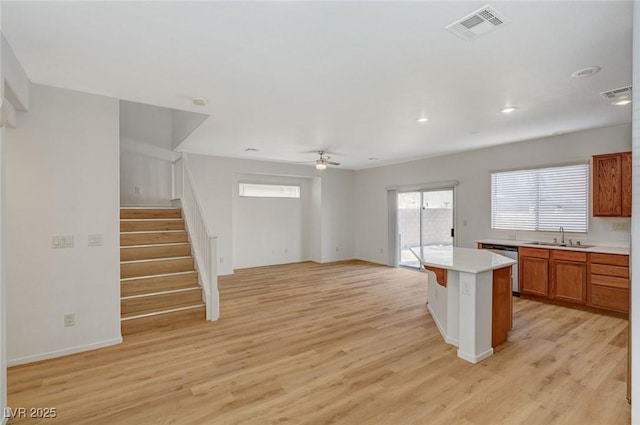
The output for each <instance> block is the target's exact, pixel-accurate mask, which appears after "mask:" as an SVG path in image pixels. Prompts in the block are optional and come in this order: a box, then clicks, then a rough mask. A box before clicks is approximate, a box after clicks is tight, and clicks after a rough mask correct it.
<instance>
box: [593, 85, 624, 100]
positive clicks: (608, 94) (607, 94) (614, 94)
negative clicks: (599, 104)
mask: <svg viewBox="0 0 640 425" xmlns="http://www.w3.org/2000/svg"><path fill="white" fill-rule="evenodd" d="M600 94H601V95H602V97H604V98H605V99H609V100H611V99H616V98H619V97H622V96H625V95H627V96H629V97H631V86H627V87H620V88H619V89H613V90H609V91H603V92H602V93H600Z"/></svg>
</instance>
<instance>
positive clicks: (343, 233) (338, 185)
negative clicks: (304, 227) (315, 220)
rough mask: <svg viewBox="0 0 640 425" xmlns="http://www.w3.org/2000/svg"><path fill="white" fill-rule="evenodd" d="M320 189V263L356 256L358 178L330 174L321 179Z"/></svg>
mask: <svg viewBox="0 0 640 425" xmlns="http://www.w3.org/2000/svg"><path fill="white" fill-rule="evenodd" d="M321 190H322V192H321V193H322V195H321V201H320V202H321V208H322V227H321V233H320V238H321V241H322V242H321V245H320V246H321V247H322V256H321V260H320V262H322V263H326V262H331V261H339V260H344V259H351V258H355V250H354V247H355V228H354V224H355V219H356V217H355V210H354V190H355V179H353V178H350V179H345V178H344V176H343V175H342V174H338V173H327V174H326V175H325V176H324V178H323V179H322V184H321Z"/></svg>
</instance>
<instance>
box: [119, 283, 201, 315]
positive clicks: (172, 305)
mask: <svg viewBox="0 0 640 425" xmlns="http://www.w3.org/2000/svg"><path fill="white" fill-rule="evenodd" d="M200 304H202V290H201V289H200V287H197V288H195V289H194V290H189V291H181V292H174V293H168V294H166V293H165V294H158V295H155V294H151V295H147V296H143V297H139V298H130V299H123V300H121V301H120V312H121V317H122V318H123V319H125V318H129V317H133V316H139V315H143V314H149V313H158V312H162V311H167V310H173V309H177V308H183V307H191V306H196V305H200Z"/></svg>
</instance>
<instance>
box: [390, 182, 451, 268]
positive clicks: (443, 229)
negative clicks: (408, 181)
mask: <svg viewBox="0 0 640 425" xmlns="http://www.w3.org/2000/svg"><path fill="white" fill-rule="evenodd" d="M453 198H454V196H453V189H452V188H451V189H438V190H422V191H415V192H404V193H398V211H397V218H398V226H397V229H398V251H399V252H398V255H399V258H398V260H399V261H398V262H399V264H400V265H402V266H410V267H420V263H419V262H418V260H417V258H416V257H415V255H413V253H412V252H411V248H419V247H421V246H451V245H453V241H454V233H453V232H454V230H453V221H454V214H453V212H454V210H453Z"/></svg>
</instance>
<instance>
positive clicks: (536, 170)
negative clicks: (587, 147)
mask: <svg viewBox="0 0 640 425" xmlns="http://www.w3.org/2000/svg"><path fill="white" fill-rule="evenodd" d="M576 166H581V167H584V168H583V171H584V177H585V180H586V181H585V182H584V198H582V197H581V198H580V200H582V199H584V200H585V207H584V215H583V216H580V223H579V224H582V223H584V230H583V229H579V230H576V229H574V228H570V229H567V232H569V233H580V234H588V233H589V225H590V219H591V217H590V211H591V163H590V161H589V160H585V161H577V162H571V163H563V164H552V165H540V166H532V167H527V168H515V169H508V170H495V171H490V173H489V179H490V182H489V184H490V198H491V201H490V228H491V230H498V231H526V232H556V231H557V230H555V229H551V228H549V227H548V226H544V224H543V220H544V218H545V217H541V216H540V211H541V209H542V208H541V201H542V199H541V198H540V196H539V194H540V193H541V189H540V184H541V183H540V179H541V176H544V173H542V172H541V171H543V170H549V169H554V168H556V169H557V168H569V167H576ZM515 172H522V173H523V177H524V176H525V173H526V172H533V174H534V175H535V178H536V183H535V192H536V193H537V194H538V195H536V197H535V198H534V199H526V198H522V199H521V201H523V202H526V201H529V202H531V201H535V205H534V207H533V208H534V209H535V211H534V220H533V224H534V228H526V227H523V226H520V227H518V226H517V225H516V224H514V223H513V222H511V223H508V224H505V225H504V226H503V227H498V225H496V223H495V222H496V220H497V217H496V215H495V211H496V209H497V207H494V203H495V200H496V196H497V195H496V194H495V193H494V188H495V182H494V176H495V175H499V174H503V173H505V174H506V173H515ZM547 208H548V206H547ZM545 212H547V213H548V210H547V211H545ZM582 220H584V221H582ZM576 222H578V220H576ZM561 225H562V224H559V223H558V228H560V226H561ZM562 226H567V225H566V224H565V225H562Z"/></svg>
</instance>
